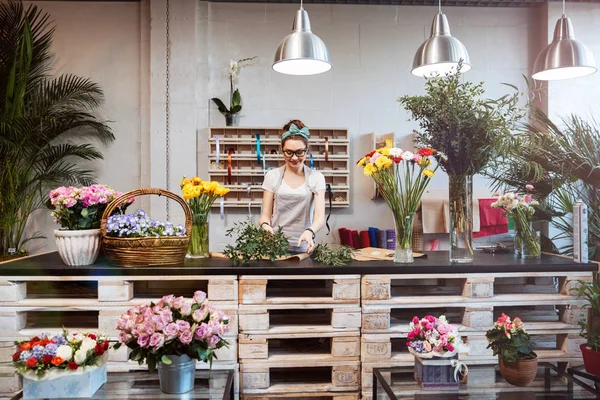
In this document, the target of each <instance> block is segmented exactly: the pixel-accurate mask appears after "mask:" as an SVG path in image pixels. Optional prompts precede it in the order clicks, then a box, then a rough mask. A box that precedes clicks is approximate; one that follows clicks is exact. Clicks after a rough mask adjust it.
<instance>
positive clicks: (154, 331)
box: [114, 290, 229, 372]
mask: <svg viewBox="0 0 600 400" xmlns="http://www.w3.org/2000/svg"><path fill="white" fill-rule="evenodd" d="M228 323H229V317H228V316H227V315H225V313H223V311H219V310H216V309H215V308H214V307H213V306H212V304H210V303H209V301H208V300H206V293H204V292H202V291H200V290H198V291H196V292H195V293H194V297H193V298H191V299H189V298H184V297H181V296H180V297H176V296H173V295H169V296H164V297H163V298H162V299H160V301H158V302H157V303H156V304H154V303H150V304H149V305H141V306H136V307H133V308H130V309H129V310H128V311H127V312H126V313H125V314H123V315H121V318H120V319H119V321H118V322H117V329H118V330H119V331H120V333H119V343H117V344H115V346H114V348H115V349H117V348H119V347H120V346H121V344H125V345H126V346H127V347H129V348H130V349H132V351H131V353H130V354H129V358H130V359H131V360H134V361H137V362H138V363H139V364H143V363H144V362H147V363H148V369H149V370H150V371H151V372H152V371H154V370H155V369H156V364H157V362H158V361H162V362H164V363H166V364H170V362H171V361H170V360H169V357H168V356H170V355H175V356H180V355H184V354H187V355H188V356H189V357H190V358H194V359H196V360H200V361H204V362H209V363H211V364H212V361H213V359H214V358H216V356H215V350H217V349H220V348H221V347H224V346H228V345H229V343H228V342H227V341H226V340H225V339H223V338H222V337H221V335H224V334H225V333H227V332H228V331H229V326H228Z"/></svg>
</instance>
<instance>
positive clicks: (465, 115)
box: [398, 62, 530, 263]
mask: <svg viewBox="0 0 600 400" xmlns="http://www.w3.org/2000/svg"><path fill="white" fill-rule="evenodd" d="M461 68H462V62H461V63H459V65H458V67H457V70H456V71H452V72H451V73H448V74H446V75H443V76H433V77H429V78H426V79H425V92H426V95H421V96H402V97H400V98H399V99H398V101H399V102H400V104H402V106H403V107H404V108H405V109H406V110H407V111H408V112H409V113H410V114H411V117H412V119H414V120H416V121H418V122H419V126H420V131H419V132H416V134H417V140H416V141H417V144H418V145H419V146H422V147H431V148H434V149H436V150H437V151H438V152H440V153H441V156H440V157H438V162H439V164H440V167H441V168H442V170H443V171H445V172H446V173H447V174H448V177H449V199H450V261H451V262H457V263H470V262H473V246H472V231H473V216H472V209H473V195H472V193H473V182H472V177H473V175H475V174H477V173H480V172H482V171H483V170H485V168H486V167H487V166H488V165H489V164H490V163H491V162H492V160H494V159H495V157H496V156H497V154H498V151H497V147H498V145H499V144H500V143H501V141H502V138H503V137H504V136H506V135H510V134H511V130H512V129H514V128H515V127H516V125H517V123H518V121H520V120H521V119H522V118H523V117H524V116H525V115H526V114H527V109H528V107H529V103H530V100H529V99H528V98H527V97H524V95H523V94H522V93H520V92H519V90H518V89H517V87H516V86H514V85H509V84H504V85H507V86H508V87H510V88H512V89H514V91H513V93H512V94H506V95H504V96H501V97H499V98H497V99H488V98H485V97H484V95H485V90H484V89H483V82H480V83H478V84H474V83H471V82H467V81H463V80H462V74H461Z"/></svg>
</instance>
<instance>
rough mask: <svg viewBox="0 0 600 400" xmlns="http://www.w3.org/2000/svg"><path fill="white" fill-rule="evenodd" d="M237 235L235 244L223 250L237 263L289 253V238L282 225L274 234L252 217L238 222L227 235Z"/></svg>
mask: <svg viewBox="0 0 600 400" xmlns="http://www.w3.org/2000/svg"><path fill="white" fill-rule="evenodd" d="M234 234H235V235H236V236H237V239H236V241H235V246H231V245H227V246H226V247H225V251H224V252H223V253H224V254H225V256H227V257H228V258H229V259H230V260H231V261H233V263H234V264H235V265H240V264H241V265H246V264H248V263H249V262H250V261H251V260H263V259H268V260H270V261H275V260H276V259H277V258H279V257H282V256H286V255H288V239H287V238H286V237H285V236H284V235H283V231H282V230H281V227H278V229H277V231H276V232H275V233H274V234H273V233H270V232H267V231H265V230H264V229H261V228H260V227H259V226H257V225H256V224H255V223H254V222H253V221H252V219H250V218H248V219H247V220H245V221H242V222H236V223H234V224H233V227H232V228H231V229H229V230H227V232H226V236H229V237H233V235H234Z"/></svg>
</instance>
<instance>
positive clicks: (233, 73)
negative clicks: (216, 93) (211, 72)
mask: <svg viewBox="0 0 600 400" xmlns="http://www.w3.org/2000/svg"><path fill="white" fill-rule="evenodd" d="M256 57H257V56H254V57H250V58H242V59H241V60H238V61H234V60H231V61H230V62H229V67H228V72H229V107H227V106H226V105H225V103H223V101H221V99H219V98H216V97H213V98H212V99H211V100H212V101H213V102H214V103H215V104H216V105H217V107H218V109H219V112H220V113H221V114H223V115H224V116H226V117H227V116H229V115H235V114H237V113H239V112H240V111H241V110H242V96H241V95H240V91H239V89H235V83H236V82H237V79H238V77H239V75H240V72H241V70H242V68H243V67H244V66H245V65H247V64H248V63H250V62H251V61H253V60H254V59H255V58H256ZM234 89H235V90H234Z"/></svg>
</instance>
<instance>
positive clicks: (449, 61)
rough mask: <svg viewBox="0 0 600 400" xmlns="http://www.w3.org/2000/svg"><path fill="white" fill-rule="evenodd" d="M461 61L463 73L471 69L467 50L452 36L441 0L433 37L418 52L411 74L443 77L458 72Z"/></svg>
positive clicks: (434, 20) (435, 18)
mask: <svg viewBox="0 0 600 400" xmlns="http://www.w3.org/2000/svg"><path fill="white" fill-rule="evenodd" d="M460 60H462V61H463V66H462V71H461V72H467V71H468V70H470V69H471V61H470V60H469V53H468V52H467V48H466V47H465V45H464V44H462V42H461V41H460V40H458V39H457V38H455V37H453V36H452V35H451V34H450V24H449V23H448V19H447V18H446V16H445V15H444V14H443V13H442V2H441V0H439V3H438V14H437V15H436V16H435V17H434V18H433V23H432V24H431V36H430V37H429V39H427V40H426V41H425V42H423V44H422V45H421V46H420V47H419V49H418V50H417V53H416V54H415V58H414V60H413V68H412V71H411V73H412V74H413V75H416V76H431V75H435V74H440V75H443V74H445V73H447V72H450V71H452V70H453V69H454V70H456V68H457V66H458V62H459V61H460Z"/></svg>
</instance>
